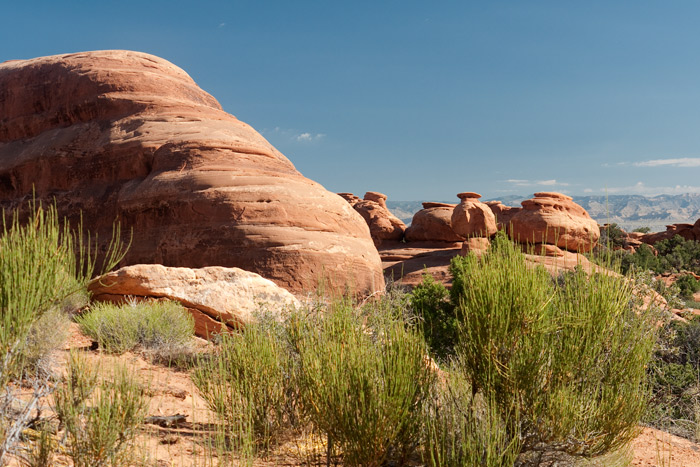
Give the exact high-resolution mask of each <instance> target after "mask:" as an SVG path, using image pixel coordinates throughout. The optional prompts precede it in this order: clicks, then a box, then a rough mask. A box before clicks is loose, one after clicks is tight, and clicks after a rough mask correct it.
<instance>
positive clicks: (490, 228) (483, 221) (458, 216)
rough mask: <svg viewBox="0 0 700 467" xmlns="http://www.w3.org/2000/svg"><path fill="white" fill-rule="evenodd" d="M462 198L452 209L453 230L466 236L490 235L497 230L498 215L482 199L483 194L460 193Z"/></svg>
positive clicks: (459, 195)
mask: <svg viewBox="0 0 700 467" xmlns="http://www.w3.org/2000/svg"><path fill="white" fill-rule="evenodd" d="M457 196H458V197H459V199H461V200H462V202H461V203H459V204H458V205H457V206H455V208H454V210H453V211H452V217H451V220H452V230H454V231H455V233H456V234H457V235H460V236H462V237H464V238H470V237H490V236H491V235H493V234H495V233H496V232H497V230H498V229H497V227H496V217H495V216H494V215H493V212H492V211H491V209H490V208H489V207H488V206H487V205H486V204H484V203H482V202H481V201H479V198H481V195H480V194H478V193H473V192H465V193H459V194H458V195H457Z"/></svg>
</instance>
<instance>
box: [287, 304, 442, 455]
mask: <svg viewBox="0 0 700 467" xmlns="http://www.w3.org/2000/svg"><path fill="white" fill-rule="evenodd" d="M396 314H399V315H400V314H401V313H396ZM291 320H292V321H291V323H290V329H291V336H292V342H293V343H294V345H295V347H296V349H297V352H298V355H299V369H298V381H299V390H300V395H301V401H302V406H303V408H304V411H305V413H306V414H307V415H308V416H309V418H310V420H311V422H312V423H313V424H314V426H316V427H317V429H318V430H320V431H321V432H322V433H324V434H325V435H326V436H327V439H328V441H329V446H331V447H332V446H338V447H339V448H340V450H341V453H342V456H343V461H344V463H345V464H346V465H363V466H380V465H384V464H385V463H386V462H387V461H388V460H390V459H393V460H395V461H396V462H398V463H403V462H405V460H406V458H407V456H408V455H409V454H410V453H411V452H412V451H413V450H414V449H415V447H416V444H417V441H418V435H419V432H420V429H421V423H422V422H421V418H422V414H423V403H424V401H425V399H426V397H427V395H428V391H429V387H430V384H431V381H432V379H433V373H432V371H431V369H430V367H429V365H428V363H427V362H426V359H425V351H426V348H425V343H424V341H423V339H422V336H421V335H420V333H419V331H417V330H416V329H415V328H412V327H408V326H407V325H406V322H405V321H404V320H402V319H396V318H395V317H391V316H389V317H388V318H387V315H386V314H385V315H384V316H379V317H377V316H367V315H363V314H362V313H361V312H359V311H358V310H356V309H354V308H353V306H352V304H351V303H349V302H335V303H333V304H332V305H331V306H329V307H328V309H327V310H324V311H323V313H321V314H317V315H313V316H309V315H306V314H303V313H301V312H297V314H295V315H293V316H292V318H291ZM329 452H330V449H329Z"/></svg>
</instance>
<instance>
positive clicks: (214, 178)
mask: <svg viewBox="0 0 700 467" xmlns="http://www.w3.org/2000/svg"><path fill="white" fill-rule="evenodd" d="M33 190H35V193H36V197H37V198H38V199H40V200H47V201H48V200H54V199H55V202H56V204H57V206H58V208H59V211H60V212H61V213H62V214H64V215H67V216H68V217H69V218H70V219H71V220H73V221H76V220H77V219H78V218H79V216H80V212H82V214H83V223H84V226H85V228H87V229H89V230H90V231H92V232H96V233H97V234H98V235H99V238H100V239H101V242H102V243H101V244H102V246H103V247H104V246H105V243H106V240H107V239H109V236H110V233H111V229H112V224H113V222H114V221H118V222H120V223H121V226H122V229H123V231H125V232H126V233H128V232H129V231H133V241H132V244H131V248H130V249H129V252H128V254H127V256H126V258H125V259H124V261H123V262H122V265H127V264H137V263H159V264H163V265H166V266H186V267H204V266H213V265H217V266H226V267H239V268H242V269H245V270H248V271H253V272H256V273H258V274H260V275H262V276H263V277H266V278H269V279H271V280H273V281H274V282H276V283H277V284H279V285H281V286H283V287H286V288H287V289H289V290H292V291H295V292H300V291H307V290H311V289H315V288H316V286H317V284H318V282H319V281H324V283H325V285H326V286H327V287H333V288H344V289H345V288H347V289H348V290H352V291H356V292H359V293H365V292H371V291H374V290H377V289H381V288H382V287H383V285H384V280H383V277H382V268H381V262H380V259H379V255H378V253H377V250H376V248H375V247H374V244H373V243H372V239H371V237H370V234H369V229H368V227H367V224H366V223H365V222H364V220H363V219H362V218H361V217H360V215H359V214H357V213H356V212H355V210H354V209H353V208H352V207H351V206H350V205H349V204H348V203H347V202H346V201H344V200H343V199H342V198H341V197H339V196H338V195H336V194H334V193H331V192H329V191H327V190H326V189H324V188H323V187H322V186H321V185H319V184H318V183H316V182H314V181H312V180H309V179H307V178H305V177H304V176H303V175H301V174H300V173H299V172H298V171H297V170H296V169H295V167H294V165H293V164H292V163H291V162H290V161H289V160H288V159H287V158H286V157H285V156H284V155H282V154H281V153H280V152H279V151H278V150H276V149H275V148H274V147H273V146H272V145H271V144H270V143H269V142H267V141H266V140H265V138H263V137H262V136H261V135H260V134H259V133H258V132H256V131H255V130H254V129H253V128H252V127H250V126H249V125H247V124H245V123H243V122H241V121H240V120H238V119H236V118H235V117H234V116H233V115H230V114H228V113H226V112H224V111H223V110H222V108H221V106H220V105H219V103H218V102H217V101H216V99H214V98H213V97H212V96H211V95H209V94H207V93H206V92H204V91H203V90H202V89H200V88H199V87H198V86H197V84H196V83H195V82H194V81H193V80H192V79H191V78H190V77H189V76H188V75H187V73H185V72H184V71H183V70H181V69H180V68H178V67H176V66H174V65H173V64H171V63H169V62H167V61H166V60H163V59H161V58H158V57H155V56H152V55H148V54H143V53H138V52H129V51H98V52H85V53H76V54H68V55H56V56H51V57H41V58H36V59H32V60H22V61H10V62H5V63H2V64H0V206H1V207H3V208H4V209H5V210H8V209H14V208H15V207H17V206H20V205H21V203H22V202H23V201H26V200H28V199H30V198H31V197H32V192H33Z"/></svg>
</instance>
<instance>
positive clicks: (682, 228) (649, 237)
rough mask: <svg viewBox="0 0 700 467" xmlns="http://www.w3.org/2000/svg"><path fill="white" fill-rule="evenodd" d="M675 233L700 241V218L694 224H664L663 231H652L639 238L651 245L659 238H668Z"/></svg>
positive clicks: (659, 239)
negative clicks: (664, 229) (664, 228)
mask: <svg viewBox="0 0 700 467" xmlns="http://www.w3.org/2000/svg"><path fill="white" fill-rule="evenodd" d="M676 235H680V236H681V237H683V238H684V239H686V240H695V241H700V219H698V220H697V221H695V224H671V225H667V226H666V231H664V232H654V233H648V234H645V235H643V236H642V237H641V238H640V240H641V241H642V242H644V243H647V244H649V245H653V244H654V243H656V242H660V241H661V240H668V239H669V238H673V237H675V236H676Z"/></svg>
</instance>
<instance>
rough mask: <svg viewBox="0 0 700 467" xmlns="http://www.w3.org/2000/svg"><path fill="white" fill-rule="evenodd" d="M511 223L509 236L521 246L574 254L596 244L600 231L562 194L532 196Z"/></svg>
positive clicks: (542, 193) (581, 210)
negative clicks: (543, 245) (534, 245)
mask: <svg viewBox="0 0 700 467" xmlns="http://www.w3.org/2000/svg"><path fill="white" fill-rule="evenodd" d="M521 204H522V206H523V208H522V209H521V210H520V211H518V212H517V213H516V214H515V215H514V216H513V217H512V218H511V219H510V228H509V229H508V231H509V232H508V233H509V235H510V237H511V238H512V239H513V240H515V241H518V242H521V243H546V244H550V245H556V246H558V247H559V248H563V249H566V250H568V251H573V252H580V253H584V252H588V251H591V250H592V249H593V247H594V246H595V245H596V243H597V242H598V239H599V238H600V229H599V228H598V223H597V222H596V221H594V220H593V219H591V217H590V216H589V215H588V213H587V212H586V210H585V209H583V208H582V207H581V206H579V205H578V204H576V203H574V202H573V201H572V198H571V197H570V196H566V195H563V194H561V193H550V192H541V193H535V196H534V198H532V199H527V200H525V201H523V202H522V203H521Z"/></svg>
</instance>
